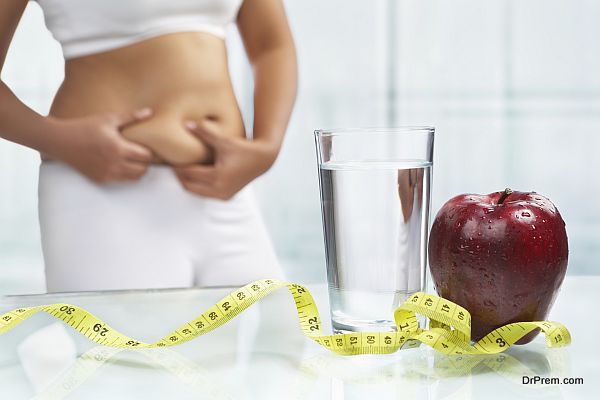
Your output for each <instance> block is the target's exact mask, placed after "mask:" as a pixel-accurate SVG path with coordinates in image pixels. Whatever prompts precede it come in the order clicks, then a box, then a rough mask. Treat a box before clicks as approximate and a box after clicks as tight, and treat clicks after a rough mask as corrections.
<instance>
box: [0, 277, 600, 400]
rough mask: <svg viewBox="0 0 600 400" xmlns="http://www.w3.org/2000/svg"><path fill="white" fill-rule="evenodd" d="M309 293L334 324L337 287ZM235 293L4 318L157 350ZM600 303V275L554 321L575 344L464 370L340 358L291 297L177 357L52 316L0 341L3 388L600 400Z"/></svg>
mask: <svg viewBox="0 0 600 400" xmlns="http://www.w3.org/2000/svg"><path fill="white" fill-rule="evenodd" d="M308 288H309V289H310V290H311V292H312V293H313V295H314V297H315V299H316V301H317V303H318V304H319V306H320V307H319V308H320V312H321V316H322V317H323V320H324V321H327V320H328V317H329V314H328V300H327V290H326V287H325V285H312V286H311V285H308ZM231 290H232V289H231V288H219V289H177V290H153V291H128V292H103V293H73V294H57V295H37V296H14V297H2V298H0V314H1V313H4V312H6V311H9V310H10V309H13V308H18V307H22V306H31V305H37V304H49V303H56V302H68V303H72V304H76V305H79V306H81V307H83V308H86V309H87V310H88V311H91V312H92V313H94V314H96V315H97V316H98V317H100V318H102V319H103V320H104V321H105V322H107V323H108V324H110V325H111V326H113V327H114V328H116V329H118V330H120V331H121V332H123V333H125V334H128V335H129V336H132V337H134V338H137V339H141V340H143V341H147V342H153V341H155V340H156V339H158V338H160V337H162V336H164V335H165V334H167V333H169V332H170V331H172V330H173V329H175V328H177V327H179V326H180V325H182V324H183V323H185V322H187V321H189V320H192V319H193V318H195V317H196V316H198V315H199V314H200V313H202V312H203V311H205V310H206V309H207V308H208V307H209V306H212V305H213V304H214V303H215V302H216V301H217V300H219V299H220V298H221V297H223V296H224V295H225V294H227V293H229V292H230V291H231ZM595 304H600V277H584V276H580V277H567V279H566V280H565V282H564V284H563V288H562V290H561V293H560V295H559V296H558V299H557V302H556V304H555V306H554V308H553V310H552V312H551V315H550V318H549V319H552V320H556V321H560V322H562V323H564V324H565V325H566V326H567V327H568V328H569V330H570V331H571V334H572V337H573V343H572V345H571V346H569V347H567V348H564V349H546V348H545V344H544V340H543V337H542V336H541V335H540V336H538V337H537V338H536V339H535V340H534V341H533V342H532V343H530V344H528V345H526V346H516V347H512V348H510V349H509V350H508V351H507V352H506V353H503V354H502V355H498V356H494V357H490V356H481V357H471V358H467V359H460V360H458V359H455V358H449V357H445V356H440V355H438V354H437V353H435V352H434V351H433V350H431V349H430V348H427V347H425V346H421V347H420V348H417V349H410V350H402V351H400V352H398V353H396V354H393V355H386V356H355V357H341V356H336V355H333V354H330V353H329V352H328V351H327V350H326V349H323V348H321V347H319V346H318V345H317V344H316V343H314V342H312V341H311V340H308V339H306V338H305V337H304V336H303V335H302V333H301V332H300V329H299V327H298V322H297V320H296V313H295V308H294V303H293V300H292V297H291V295H290V294H289V292H287V291H286V290H285V289H282V290H280V291H278V292H277V293H274V294H272V295H270V296H269V297H267V298H265V299H263V300H262V301H261V302H260V304H259V305H258V306H257V305H255V306H252V307H251V308H250V309H249V310H248V311H246V312H245V313H244V314H243V315H242V316H240V317H238V318H237V319H236V320H234V321H231V322H229V323H228V324H226V325H224V326H222V327H221V328H219V329H218V330H216V331H213V332H210V333H208V334H207V335H205V336H202V337H199V338H196V339H195V340H193V341H191V342H188V343H184V344H182V345H180V346H177V347H171V348H169V349H164V348H163V349H151V350H137V351H131V350H125V351H122V352H116V351H114V350H112V349H109V348H106V347H97V346H95V345H94V344H93V343H91V342H89V341H88V340H87V339H86V338H85V337H83V336H81V335H80V334H79V333H78V332H76V331H74V330H73V329H71V328H70V327H69V326H68V325H66V324H64V323H63V322H56V320H54V319H53V318H52V317H50V316H49V315H46V314H44V313H40V314H37V315H35V316H33V317H32V318H30V319H29V320H27V321H25V322H23V323H22V324H21V325H19V326H18V327H16V328H14V329H13V330H11V331H9V332H7V333H5V334H3V335H0V388H1V393H2V398H7V399H28V398H32V397H34V396H36V395H37V396H38V398H62V397H67V398H82V399H118V398H136V399H145V400H148V399H164V398H173V399H175V398H176V399H187V398H190V399H192V398H193V399H203V398H206V399H271V398H273V399H282V398H286V399H288V398H297V399H335V400H337V399H366V398H375V397H374V396H381V398H386V399H387V398H422V399H471V398H473V399H479V398H486V399H494V398H502V399H528V398H535V399H541V398H544V399H547V398H551V399H558V398H565V399H571V398H576V399H579V398H594V397H595V396H597V394H598V393H600V382H599V381H600V380H599V379H598V378H597V377H596V373H597V371H600V362H599V357H598V356H599V355H600V352H599V350H598V343H597V342H596V341H595V339H596V337H598V332H597V331H594V329H597V328H598V327H599V323H598V318H597V316H596V315H597V314H596V312H595V310H594V307H595ZM575 307H577V308H575ZM326 329H330V328H329V327H326ZM82 355H83V356H82ZM524 375H525V376H528V377H531V378H533V377H534V376H536V375H537V376H540V377H550V378H560V379H561V380H562V378H583V384H572V385H570V384H558V385H557V384H539V383H538V384H528V385H527V384H523V380H524V378H523V376H524ZM367 396H368V397H367ZM383 396H385V397H383Z"/></svg>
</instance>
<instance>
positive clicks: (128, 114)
mask: <svg viewBox="0 0 600 400" xmlns="http://www.w3.org/2000/svg"><path fill="white" fill-rule="evenodd" d="M151 115H152V109H151V108H149V107H144V108H140V109H138V110H134V111H125V112H114V113H111V114H110V118H111V122H112V123H113V124H114V125H115V126H116V127H117V129H119V130H121V129H124V128H125V127H127V126H128V125H131V124H133V123H135V122H139V121H142V120H144V119H146V118H149V117H150V116H151Z"/></svg>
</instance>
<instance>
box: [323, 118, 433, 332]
mask: <svg viewBox="0 0 600 400" xmlns="http://www.w3.org/2000/svg"><path fill="white" fill-rule="evenodd" d="M433 138H434V128H432V127H400V128H364V129H363V128H361V129H332V130H317V131H315V141H316V145H317V162H318V166H319V186H320V190H321V211H322V215H323V232H324V236H325V252H326V258H327V280H328V283H329V299H330V305H331V319H332V325H333V329H334V331H335V332H348V331H387V330H394V329H395V325H394V321H393V311H394V310H395V309H396V308H397V307H398V305H399V304H400V303H402V302H403V301H404V300H406V299H407V298H408V297H409V296H410V295H411V294H413V293H415V292H418V291H421V290H425V277H426V266H427V236H428V235H427V234H428V226H429V203H430V192H431V174H432V165H433Z"/></svg>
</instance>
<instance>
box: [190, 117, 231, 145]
mask: <svg viewBox="0 0 600 400" xmlns="http://www.w3.org/2000/svg"><path fill="white" fill-rule="evenodd" d="M185 127H186V128H187V129H188V130H189V131H190V132H191V133H193V134H194V135H195V136H196V137H197V138H198V139H200V140H202V141H203V142H204V143H206V144H208V145H209V146H211V147H213V148H217V147H219V145H220V144H221V143H222V142H223V137H222V136H221V135H219V134H218V133H217V129H216V128H217V127H216V125H215V124H214V123H212V122H210V121H202V123H201V124H197V123H196V122H195V121H186V122H185Z"/></svg>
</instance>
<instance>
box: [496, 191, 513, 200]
mask: <svg viewBox="0 0 600 400" xmlns="http://www.w3.org/2000/svg"><path fill="white" fill-rule="evenodd" d="M512 192H513V191H512V189H510V188H506V189H504V192H502V196H500V199H499V200H498V204H502V203H504V200H506V198H507V197H508V196H509V195H510V194H511V193H512Z"/></svg>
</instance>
